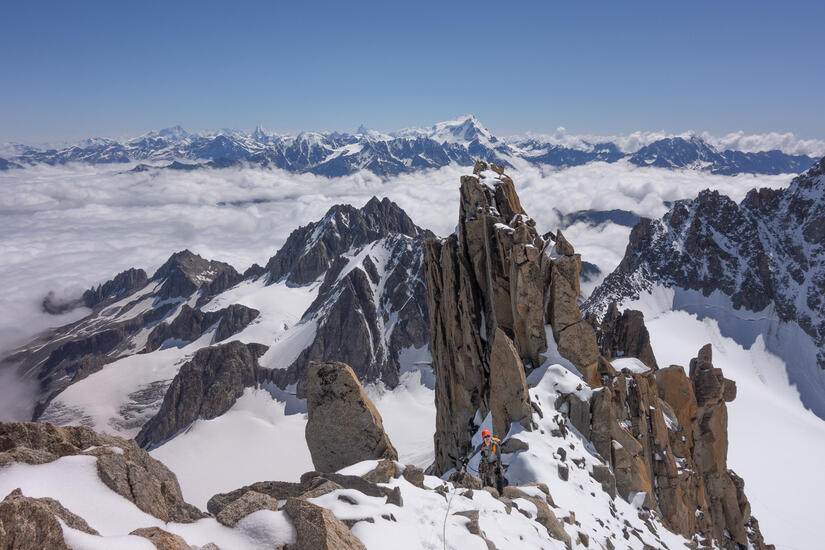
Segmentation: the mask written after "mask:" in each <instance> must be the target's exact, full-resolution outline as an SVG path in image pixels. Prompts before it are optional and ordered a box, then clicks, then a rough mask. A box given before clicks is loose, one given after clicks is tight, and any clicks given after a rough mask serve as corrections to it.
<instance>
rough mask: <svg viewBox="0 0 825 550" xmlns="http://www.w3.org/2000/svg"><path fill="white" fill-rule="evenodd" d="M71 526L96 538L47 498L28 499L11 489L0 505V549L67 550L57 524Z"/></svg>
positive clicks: (95, 532) (68, 512) (87, 527)
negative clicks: (46, 549) (61, 523)
mask: <svg viewBox="0 0 825 550" xmlns="http://www.w3.org/2000/svg"><path fill="white" fill-rule="evenodd" d="M58 520H60V521H62V522H63V523H65V524H66V525H68V526H69V527H71V528H72V529H77V530H79V531H83V532H84V533H88V534H90V535H97V534H98V532H97V531H95V530H94V529H92V528H91V527H89V525H88V524H87V523H86V521H85V520H84V519H83V518H81V517H79V516H76V515H75V514H73V513H71V512H70V511H69V510H67V509H66V508H64V507H63V506H62V505H61V504H60V503H59V502H57V501H56V500H54V499H51V498H29V497H26V496H24V495H23V493H22V492H21V491H20V489H15V490H14V491H12V492H11V493H9V495H8V496H6V498H5V499H4V500H3V502H0V549H2V550H6V549H8V550H43V549H45V548H48V549H50V550H52V549H54V550H69V546H68V545H67V544H66V541H65V540H63V528H62V527H61V525H60V521H58Z"/></svg>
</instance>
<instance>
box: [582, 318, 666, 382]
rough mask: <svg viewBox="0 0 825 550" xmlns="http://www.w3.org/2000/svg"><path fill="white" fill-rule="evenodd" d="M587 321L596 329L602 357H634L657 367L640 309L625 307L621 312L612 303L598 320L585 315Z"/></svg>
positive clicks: (651, 366)
mask: <svg viewBox="0 0 825 550" xmlns="http://www.w3.org/2000/svg"><path fill="white" fill-rule="evenodd" d="M587 321H588V322H589V323H590V324H591V325H592V326H593V327H594V328H595V329H596V340H597V341H598V343H599V351H600V352H601V354H602V355H603V356H604V357H607V358H609V359H614V358H616V357H636V358H638V359H639V360H640V361H641V362H642V363H644V364H645V365H647V366H648V367H650V368H653V369H655V368H657V367H658V365H657V364H656V356H655V355H654V354H653V347H652V346H651V345H650V334H649V333H648V332H647V327H645V318H644V314H643V313H642V312H641V311H636V310H632V309H626V310H624V311H623V312H622V313H621V314H620V313H619V309H618V308H617V307H616V303H615V302H612V303H611V304H610V306H609V307H608V308H607V313H605V315H604V318H603V319H602V320H601V322H599V321H598V319H597V318H596V316H595V315H594V314H592V313H590V314H588V315H587Z"/></svg>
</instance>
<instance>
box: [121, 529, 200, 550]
mask: <svg viewBox="0 0 825 550" xmlns="http://www.w3.org/2000/svg"><path fill="white" fill-rule="evenodd" d="M129 534H130V535H134V536H136V537H143V538H145V539H148V540H149V542H151V543H152V544H154V545H155V548H157V550H191V546H189V545H188V544H186V541H185V540H183V538H181V537H179V536H178V535H174V534H172V533H170V532H168V531H164V530H163V529H161V528H160V527H144V528H141V529H135V530H134V531H132V532H131V533H129Z"/></svg>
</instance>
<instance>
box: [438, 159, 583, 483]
mask: <svg viewBox="0 0 825 550" xmlns="http://www.w3.org/2000/svg"><path fill="white" fill-rule="evenodd" d="M473 172H474V173H473V175H471V176H463V177H462V178H461V191H460V195H461V202H460V208H459V223H458V229H457V231H456V233H455V234H453V235H450V236H449V237H447V238H446V239H440V240H435V239H431V240H428V241H427V242H426V243H425V253H426V254H425V267H426V285H427V305H428V309H429V312H430V351H431V353H432V356H433V366H434V370H435V374H436V390H435V391H436V408H437V412H436V433H435V464H434V471H435V472H445V471H447V470H448V469H450V468H451V467H453V466H454V463H453V459H452V458H450V457H460V456H464V455H465V454H466V453H467V452H468V451H469V450H470V439H471V437H472V434H473V433H474V432H475V431H476V429H477V424H476V422H477V419H478V418H479V417H480V418H484V417H486V415H487V414H488V413H492V421H493V427H494V430H495V432H496V434H497V435H498V436H500V437H502V438H503V437H505V436H506V435H507V432H508V431H509V427H510V425H511V423H513V422H518V423H520V424H521V425H522V426H524V427H525V428H527V429H529V428H530V427H531V425H532V411H531V406H530V399H529V396H528V393H527V385H526V383H525V369H527V370H529V369H533V368H536V367H538V366H540V365H541V364H542V363H543V362H544V360H545V356H544V352H545V351H546V350H547V347H548V342H547V330H546V325H547V324H548V323H549V324H550V325H551V328H552V335H553V337H554V338H555V341H556V343H557V348H558V352H559V353H560V354H561V355H562V356H563V357H565V358H566V359H568V360H569V361H570V362H571V363H573V365H574V366H575V367H576V368H578V369H579V370H580V371H581V372H582V373H584V374H585V378H586V379H587V380H588V381H592V382H593V383H596V380H595V378H594V377H595V372H596V365H597V362H598V358H599V349H598V345H597V343H596V336H595V333H594V331H593V328H592V327H591V326H590V325H589V324H588V323H587V322H585V321H584V319H583V317H582V315H581V312H580V311H579V308H578V305H577V299H578V296H579V291H580V283H579V271H580V269H581V257H580V256H579V255H578V254H575V251H574V249H573V246H572V245H571V244H570V243H569V242H568V241H567V240H566V239H565V238H564V235H562V234H561V232H558V233H557V234H552V233H550V234H547V235H545V236H544V237H542V236H541V235H539V233H538V232H537V230H536V223H535V221H533V219H532V218H530V217H528V216H527V214H526V213H525V211H524V208H523V207H522V205H521V201H520V200H519V197H518V195H517V194H516V191H515V187H514V185H513V181H512V180H511V179H510V178H509V177H508V176H506V175H504V169H503V167H501V166H497V165H495V164H493V165H489V166H488V165H487V164H486V163H484V162H478V163H476V166H475V168H474V170H473ZM545 239H547V240H545ZM553 241H555V243H556V244H555V252H556V253H557V254H552V253H550V252H549V251H548V248H549V247H550V245H551V244H552V242H553Z"/></svg>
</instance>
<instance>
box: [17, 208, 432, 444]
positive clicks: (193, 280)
mask: <svg viewBox="0 0 825 550" xmlns="http://www.w3.org/2000/svg"><path fill="white" fill-rule="evenodd" d="M432 236H433V234H432V233H431V232H429V231H427V230H424V229H421V228H419V227H418V226H416V225H415V224H414V223H413V222H412V220H411V219H410V218H409V216H407V214H406V213H405V212H404V211H403V210H401V209H400V208H399V207H398V206H397V205H396V204H395V203H393V202H391V201H390V200H388V199H383V200H379V199H377V198H373V199H372V200H370V201H369V202H368V203H367V204H366V205H364V206H363V207H362V208H360V209H359V208H354V207H352V206H349V205H336V206H333V207H332V208H330V210H329V211H328V212H327V213H326V215H325V216H324V217H323V218H322V219H321V220H319V221H317V222H313V223H311V224H309V225H307V226H304V227H301V228H299V229H297V230H295V231H294V232H293V233H292V234H291V235H290V236H289V238H288V239H287V240H286V243H285V244H284V246H283V247H282V248H281V249H280V250H279V251H278V252H277V253H276V254H275V255H274V256H273V257H272V258H270V259H269V261H268V262H266V264H265V266H264V267H261V266H259V265H253V266H252V267H250V268H249V269H247V270H246V271H245V272H244V273H243V274H242V273H239V272H238V271H236V270H235V268H233V267H232V266H230V265H228V264H225V263H222V262H216V261H209V260H205V259H203V258H201V257H200V256H198V255H196V254H194V253H192V252H190V251H188V250H185V251H182V252H178V253H175V254H173V255H172V256H171V257H170V258H169V260H168V261H167V262H165V263H164V264H163V265H162V266H161V267H160V268H158V269H157V271H156V272H155V273H154V274H153V275H152V276H151V277H149V276H147V274H146V273H145V272H144V271H143V270H142V269H129V270H127V271H124V272H123V273H120V274H118V275H117V276H116V277H114V278H113V279H112V280H110V281H107V282H105V283H103V284H101V285H99V286H97V287H95V288H92V289H89V290H88V291H86V292H85V293H84V294H83V296H82V297H80V298H78V299H77V300H74V301H73V302H71V303H68V304H61V305H60V307H58V306H57V305H55V304H54V303H53V299H52V296H51V295H49V296H47V297H46V299H45V300H44V304H43V307H44V310H46V311H53V312H55V313H57V312H62V311H65V309H66V308H71V307H73V306H80V305H83V306H86V307H89V308H92V313H91V314H90V315H88V316H87V317H85V318H84V319H81V320H80V321H77V322H75V323H72V324H70V325H67V326H64V327H61V328H58V329H54V330H52V331H50V332H48V333H46V334H43V335H41V336H40V337H38V338H37V339H36V340H35V341H33V342H31V343H30V344H28V345H26V346H23V347H21V348H19V349H17V350H15V351H13V352H12V353H11V354H10V355H9V356H7V357H5V358H4V359H3V365H4V366H12V367H14V368H16V369H17V371H18V372H19V373H21V374H23V376H24V377H25V378H27V379H31V380H35V381H36V382H37V388H38V390H37V398H36V399H37V400H36V404H35V407H34V412H33V420H40V421H52V422H56V423H59V424H68V423H82V424H86V425H89V426H92V427H97V428H100V427H101V426H99V425H96V424H95V423H94V421H93V420H92V418H91V417H90V416H89V413H88V408H89V407H92V403H89V402H82V403H80V404H79V405H78V404H77V403H73V404H69V403H68V402H67V401H66V402H64V400H63V399H62V397H61V394H63V392H65V391H66V390H67V389H68V388H70V387H72V386H73V385H74V384H77V383H78V382H81V381H83V380H84V379H86V378H87V377H88V376H90V375H91V374H93V373H96V372H98V371H100V370H101V369H103V367H104V366H105V365H107V364H109V363H113V362H117V361H118V360H120V359H123V358H126V357H133V358H135V359H138V358H140V357H141V356H142V355H147V357H151V356H153V354H154V355H157V354H159V353H165V352H167V350H175V349H181V350H190V349H191V350H192V351H189V352H188V353H187V352H181V353H182V355H181V356H180V358H179V359H170V360H167V361H171V362H172V365H170V369H171V370H169V371H168V372H169V374H170V375H171V376H172V377H174V379H170V377H168V376H164V375H161V374H159V373H155V374H151V373H149V374H148V376H149V378H148V379H144V380H142V381H141V383H140V384H139V385H137V386H136V387H134V388H132V391H131V392H130V393H128V395H124V396H122V397H121V398H120V399H122V401H121V402H118V403H117V404H116V407H117V408H116V412H114V413H113V414H112V415H111V417H109V418H107V419H106V420H105V423H104V425H105V427H106V429H108V430H113V431H114V432H115V433H118V434H122V435H128V436H133V435H135V433H136V432H138V431H140V433H139V434H138V440H139V441H140V442H141V444H143V445H145V446H152V445H155V444H157V443H159V442H161V441H164V440H166V439H168V438H169V437H172V436H174V435H175V434H176V433H177V432H178V431H179V430H181V429H182V428H185V427H186V426H188V425H189V424H190V423H191V422H193V421H194V420H196V419H197V418H214V417H217V416H220V415H221V414H223V413H224V412H226V411H227V410H228V409H229V408H230V407H231V406H232V405H233V404H234V402H235V400H236V399H237V398H238V397H239V396H240V394H241V393H243V390H244V388H246V387H250V386H257V385H260V384H272V385H274V386H276V387H280V388H286V387H288V386H290V387H292V388H294V389H293V390H292V391H293V392H295V393H297V395H298V396H299V397H303V396H304V393H305V387H306V372H307V368H308V365H309V363H310V361H328V360H339V361H347V362H348V363H350V364H351V365H353V368H354V369H355V372H356V374H357V376H358V377H359V379H361V380H364V381H376V380H382V381H383V382H384V383H386V384H387V385H388V386H390V387H394V386H395V385H396V384H397V383H398V377H399V372H400V363H399V354H400V353H401V352H402V351H403V350H405V349H425V348H426V346H427V343H428V328H427V327H428V320H427V308H426V298H425V290H424V283H423V281H424V276H423V242H424V239H426V238H429V237H432ZM270 288H272V289H274V291H275V292H281V293H282V294H284V295H286V296H289V295H291V294H297V295H299V296H301V297H302V298H301V300H303V302H302V303H303V305H299V306H296V307H301V308H302V309H301V310H300V311H296V312H290V319H292V318H294V321H291V322H286V323H285V322H283V321H280V320H279V319H278V317H277V316H276V315H274V314H273V312H272V311H270V310H268V309H266V308H262V309H263V311H260V310H258V309H255V308H254V307H249V306H247V305H244V303H241V302H244V301H245V300H244V299H240V301H239V299H238V298H237V295H235V294H233V291H238V290H239V289H240V290H244V289H251V291H252V292H253V293H254V292H258V293H261V294H266V293H267V292H270V290H269V289H270ZM265 305H266V303H265ZM276 306H277V304H276ZM275 309H276V313H277V311H280V310H279V309H278V308H277V307H276V308H275ZM261 324H263V325H264V326H267V327H268V326H271V327H272V328H271V329H269V330H266V331H264V332H263V333H261V329H260V328H258V327H259V325H261ZM246 329H249V331H252V334H253V335H251V336H245V334H247V333H245V332H244V331H245V330H246ZM256 330H257V331H258V332H254V331H256ZM233 338H234V340H235V341H231V342H230V340H232V339H233ZM239 339H240V341H238V340H239ZM293 340H296V341H298V342H300V344H299V346H298V347H297V348H296V347H294V346H293V345H292V341H293ZM209 346H215V349H213V348H211V347H209ZM269 348H271V350H270V353H269V355H265V354H266V353H267V350H268V349H269ZM284 349H287V350H288V351H286V352H284V351H283V350H284ZM284 354H287V355H289V359H286V360H284V359H283V357H284V356H285V355H284ZM259 360H262V361H263V360H265V361H264V363H265V364H266V365H269V364H270V363H277V366H275V365H272V366H271V368H268V367H267V366H265V365H263V366H262V365H261V364H259ZM284 361H285V362H284ZM175 363H177V366H175ZM183 363H185V364H184V365H183V367H182V368H181V366H180V365H181V364H183ZM227 364H230V366H229V367H227ZM169 388H171V390H170V391H167V390H168V389H169ZM155 415H157V416H155ZM150 419H151V422H149V423H148V424H147V422H148V421H149V420H150Z"/></svg>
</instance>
